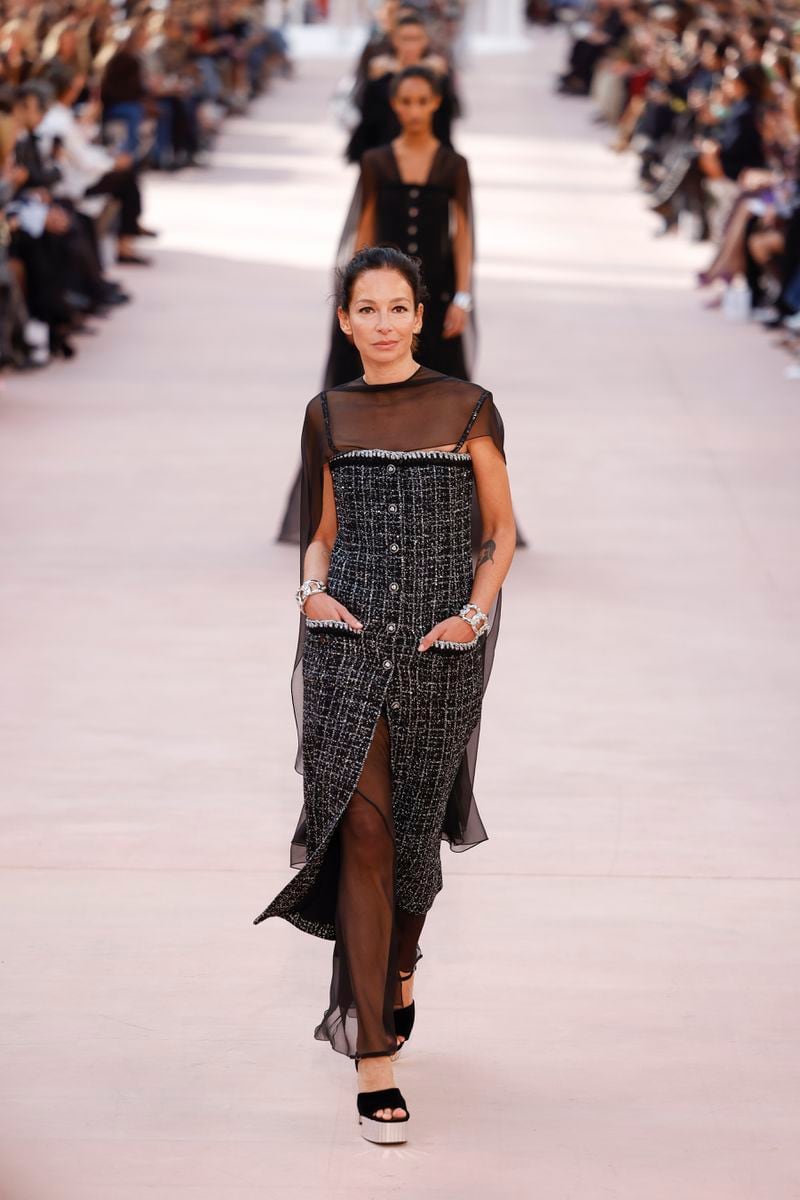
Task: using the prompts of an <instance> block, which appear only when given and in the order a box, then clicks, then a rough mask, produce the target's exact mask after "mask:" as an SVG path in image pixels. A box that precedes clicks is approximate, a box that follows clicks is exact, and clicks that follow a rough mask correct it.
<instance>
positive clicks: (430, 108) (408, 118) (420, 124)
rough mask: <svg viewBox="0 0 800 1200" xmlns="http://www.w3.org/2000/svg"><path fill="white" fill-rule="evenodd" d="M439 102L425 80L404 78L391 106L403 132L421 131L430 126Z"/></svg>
mask: <svg viewBox="0 0 800 1200" xmlns="http://www.w3.org/2000/svg"><path fill="white" fill-rule="evenodd" d="M441 102H442V101H441V97H439V96H437V95H436V93H435V92H434V90H433V88H432V87H431V85H430V84H429V83H428V82H427V81H426V80H424V79H404V80H403V82H402V83H401V84H400V87H399V88H398V89H397V92H396V94H395V95H394V97H393V98H392V108H393V109H394V112H395V116H396V117H397V119H398V121H399V122H400V125H401V126H402V129H403V132H404V133H422V132H423V131H424V130H425V129H430V128H431V127H432V125H433V114H434V113H435V112H436V110H437V108H438V107H439V105H440V104H441Z"/></svg>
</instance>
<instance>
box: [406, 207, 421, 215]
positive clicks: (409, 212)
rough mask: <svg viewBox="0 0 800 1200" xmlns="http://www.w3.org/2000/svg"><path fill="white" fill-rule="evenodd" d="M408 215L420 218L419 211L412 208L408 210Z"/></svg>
mask: <svg viewBox="0 0 800 1200" xmlns="http://www.w3.org/2000/svg"><path fill="white" fill-rule="evenodd" d="M408 215H409V216H410V217H418V216H419V209H418V208H410V209H409V210H408Z"/></svg>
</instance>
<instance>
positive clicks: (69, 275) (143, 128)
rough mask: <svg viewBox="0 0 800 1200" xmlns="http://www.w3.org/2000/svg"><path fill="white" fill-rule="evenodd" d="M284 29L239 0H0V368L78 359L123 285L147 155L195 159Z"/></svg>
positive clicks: (237, 107) (267, 65) (251, 86)
mask: <svg viewBox="0 0 800 1200" xmlns="http://www.w3.org/2000/svg"><path fill="white" fill-rule="evenodd" d="M276 71H277V72H281V73H283V74H288V73H289V72H290V63H289V59H288V55H287V48H286V43H285V41H284V39H283V37H282V35H281V33H280V31H279V30H275V29H269V28H267V27H266V26H265V24H264V18H263V5H260V4H257V3H248V2H247V0H215V2H214V3H208V2H205V0H127V2H126V0H74V2H72V3H69V2H65V0H41V2H39V3H36V2H34V3H31V2H30V0H5V2H3V0H0V368H2V369H8V368H16V369H27V368H32V367H40V366H42V365H44V364H45V363H46V362H48V361H49V359H50V358H51V357H52V356H53V355H60V356H63V357H65V358H71V357H72V356H73V355H74V354H75V349H76V348H75V341H74V338H75V335H76V334H78V333H80V332H82V331H83V330H88V329H92V328H93V325H92V318H99V317H104V316H107V315H108V314H109V313H110V312H111V311H112V310H113V309H114V308H116V307H118V306H119V305H123V304H125V303H127V302H128V301H129V300H130V295H129V293H128V292H127V291H126V290H125V288H124V287H123V285H122V284H121V283H120V282H118V281H117V280H115V279H113V278H112V277H111V275H110V274H109V269H110V268H111V269H112V270H113V266H112V264H114V263H118V264H123V267H124V268H127V267H142V266H147V265H149V263H150V261H151V260H150V259H149V258H147V257H146V256H144V255H143V254H142V253H141V252H140V250H139V245H140V241H139V239H141V238H147V237H153V236H155V234H154V232H153V231H152V230H150V229H148V228H147V227H146V225H145V224H144V214H143V190H144V183H143V181H144V178H145V176H146V173H147V172H148V171H151V170H169V171H175V170H180V169H182V168H186V167H190V166H197V165H201V164H202V161H203V157H204V155H205V153H206V152H207V150H208V149H209V147H210V145H211V143H212V141H213V138H214V135H215V133H216V132H217V130H218V128H219V125H220V123H221V121H222V120H223V118H224V117H225V115H226V114H228V113H241V112H243V111H244V110H245V108H246V107H247V105H248V103H249V101H250V100H251V99H252V97H254V96H257V95H258V94H260V93H261V92H262V91H263V90H264V88H265V87H266V85H267V82H268V79H269V76H270V74H271V73H272V72H276Z"/></svg>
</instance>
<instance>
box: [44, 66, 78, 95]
mask: <svg viewBox="0 0 800 1200" xmlns="http://www.w3.org/2000/svg"><path fill="white" fill-rule="evenodd" d="M77 74H78V72H77V71H75V70H73V68H72V67H70V66H68V65H67V63H62V62H53V63H52V65H51V66H49V67H48V68H47V70H46V71H45V73H44V76H43V78H44V80H45V81H46V82H47V83H48V84H49V85H50V87H51V88H52V89H53V92H54V94H55V97H56V100H61V99H62V97H64V96H66V94H67V92H68V91H69V90H70V88H71V87H72V85H73V84H74V83H75V79H76V77H77Z"/></svg>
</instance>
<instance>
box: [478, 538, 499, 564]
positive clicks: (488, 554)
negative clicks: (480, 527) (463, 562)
mask: <svg viewBox="0 0 800 1200" xmlns="http://www.w3.org/2000/svg"><path fill="white" fill-rule="evenodd" d="M496 549H497V545H496V543H495V542H494V541H493V540H492V538H489V539H488V541H486V542H484V543H483V545H482V546H481V548H480V550H479V551H478V563H477V565H478V566H479V567H480V566H481V565H482V564H483V563H485V562H491V563H493V562H494V552H495V550H496Z"/></svg>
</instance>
